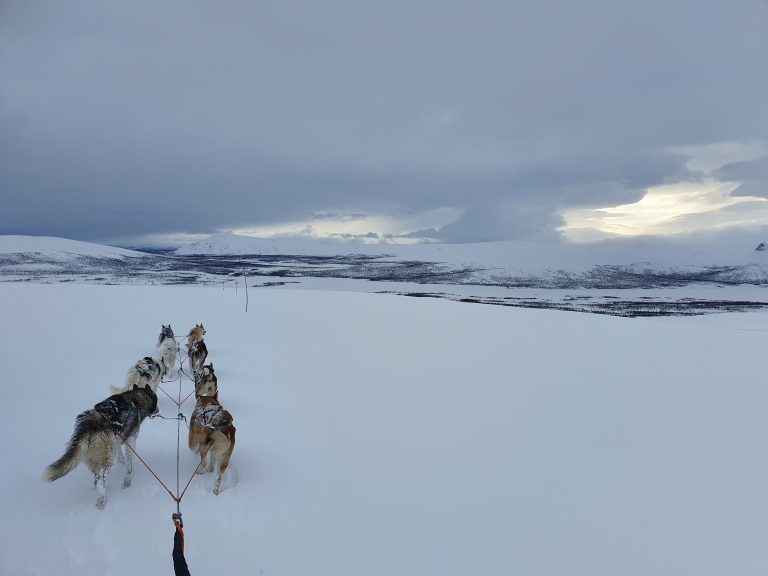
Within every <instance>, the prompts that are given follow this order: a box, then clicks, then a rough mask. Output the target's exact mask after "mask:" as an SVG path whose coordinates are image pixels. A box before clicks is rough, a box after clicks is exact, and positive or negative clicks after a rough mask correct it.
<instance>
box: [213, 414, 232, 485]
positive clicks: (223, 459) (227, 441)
mask: <svg viewBox="0 0 768 576" xmlns="http://www.w3.org/2000/svg"><path fill="white" fill-rule="evenodd" d="M216 435H217V436H219V435H220V438H217V445H216V447H215V454H216V460H218V462H219V474H218V476H217V477H216V485H215V486H214V488H213V493H214V494H216V495H217V496H218V495H219V492H221V479H222V476H224V472H226V471H227V466H229V460H230V458H232V452H233V451H234V449H235V427H234V426H232V427H231V429H230V430H227V434H226V435H225V434H224V433H223V432H217V433H216Z"/></svg>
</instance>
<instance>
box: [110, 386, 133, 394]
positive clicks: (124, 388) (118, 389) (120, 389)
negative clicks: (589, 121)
mask: <svg viewBox="0 0 768 576" xmlns="http://www.w3.org/2000/svg"><path fill="white" fill-rule="evenodd" d="M128 390H130V388H128V387H127V386H113V385H112V384H110V385H109V391H110V392H111V393H112V394H121V393H123V392H126V391H128Z"/></svg>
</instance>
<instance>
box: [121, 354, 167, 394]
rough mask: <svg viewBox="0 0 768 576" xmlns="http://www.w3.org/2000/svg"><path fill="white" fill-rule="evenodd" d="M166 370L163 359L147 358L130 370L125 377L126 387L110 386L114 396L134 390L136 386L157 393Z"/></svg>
mask: <svg viewBox="0 0 768 576" xmlns="http://www.w3.org/2000/svg"><path fill="white" fill-rule="evenodd" d="M164 369H165V364H164V361H163V359H162V358H150V357H149V356H145V357H144V358H142V359H141V360H139V361H138V362H136V364H134V365H133V366H131V367H130V368H129V369H128V373H127V374H126V375H125V385H124V386H122V387H121V388H118V387H117V386H111V385H110V387H109V388H110V390H111V391H112V394H119V393H120V392H126V391H128V390H131V389H133V387H134V386H138V387H139V388H145V387H149V388H151V389H152V391H153V392H157V382H158V380H160V375H161V374H162V373H163V370H164Z"/></svg>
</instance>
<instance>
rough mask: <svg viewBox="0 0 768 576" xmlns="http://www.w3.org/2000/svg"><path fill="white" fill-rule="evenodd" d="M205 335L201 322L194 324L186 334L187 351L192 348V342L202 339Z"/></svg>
mask: <svg viewBox="0 0 768 576" xmlns="http://www.w3.org/2000/svg"><path fill="white" fill-rule="evenodd" d="M203 336H205V327H204V326H203V325H202V324H195V327H194V328H192V330H190V331H189V334H187V351H189V350H191V349H192V344H194V343H195V342H197V341H198V340H202V339H203Z"/></svg>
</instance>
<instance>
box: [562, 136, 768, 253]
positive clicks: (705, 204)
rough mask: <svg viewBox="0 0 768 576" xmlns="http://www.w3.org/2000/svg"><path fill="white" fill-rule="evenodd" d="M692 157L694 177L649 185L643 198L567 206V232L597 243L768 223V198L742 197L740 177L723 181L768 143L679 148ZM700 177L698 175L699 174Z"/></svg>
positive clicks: (564, 228) (764, 151) (766, 150)
mask: <svg viewBox="0 0 768 576" xmlns="http://www.w3.org/2000/svg"><path fill="white" fill-rule="evenodd" d="M674 152H677V153H680V154H684V155H686V156H689V157H690V160H688V162H687V163H686V168H687V169H688V170H689V171H690V172H691V179H689V180H685V181H680V182H676V183H671V184H664V185H660V186H653V187H650V188H648V189H647V191H646V193H645V195H644V196H643V198H642V199H641V200H639V201H638V202H634V203H631V204H622V205H619V206H606V207H600V208H581V209H570V210H564V211H562V213H561V214H562V217H563V219H564V220H565V225H563V226H562V227H560V231H561V232H562V234H563V236H564V237H565V238H566V239H568V240H570V241H572V242H593V241H598V240H604V239H606V238H611V237H616V236H641V235H657V236H668V235H675V234H683V233H693V232H700V231H706V230H710V231H711V230H723V229H727V228H735V227H748V226H764V225H766V224H768V199H766V198H764V197H761V196H747V195H745V196H738V195H734V192H735V191H736V190H737V189H738V188H739V186H741V184H742V183H741V182H738V181H726V180H720V179H718V177H717V171H718V170H719V169H721V168H723V167H724V166H727V165H730V164H735V163H739V162H750V161H753V160H757V159H759V158H761V157H763V156H765V155H766V154H767V153H768V147H766V145H765V144H763V143H739V142H724V143H718V144H713V145H705V146H691V147H681V148H676V149H674ZM696 176H698V177H699V178H698V179H694V177H696Z"/></svg>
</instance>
